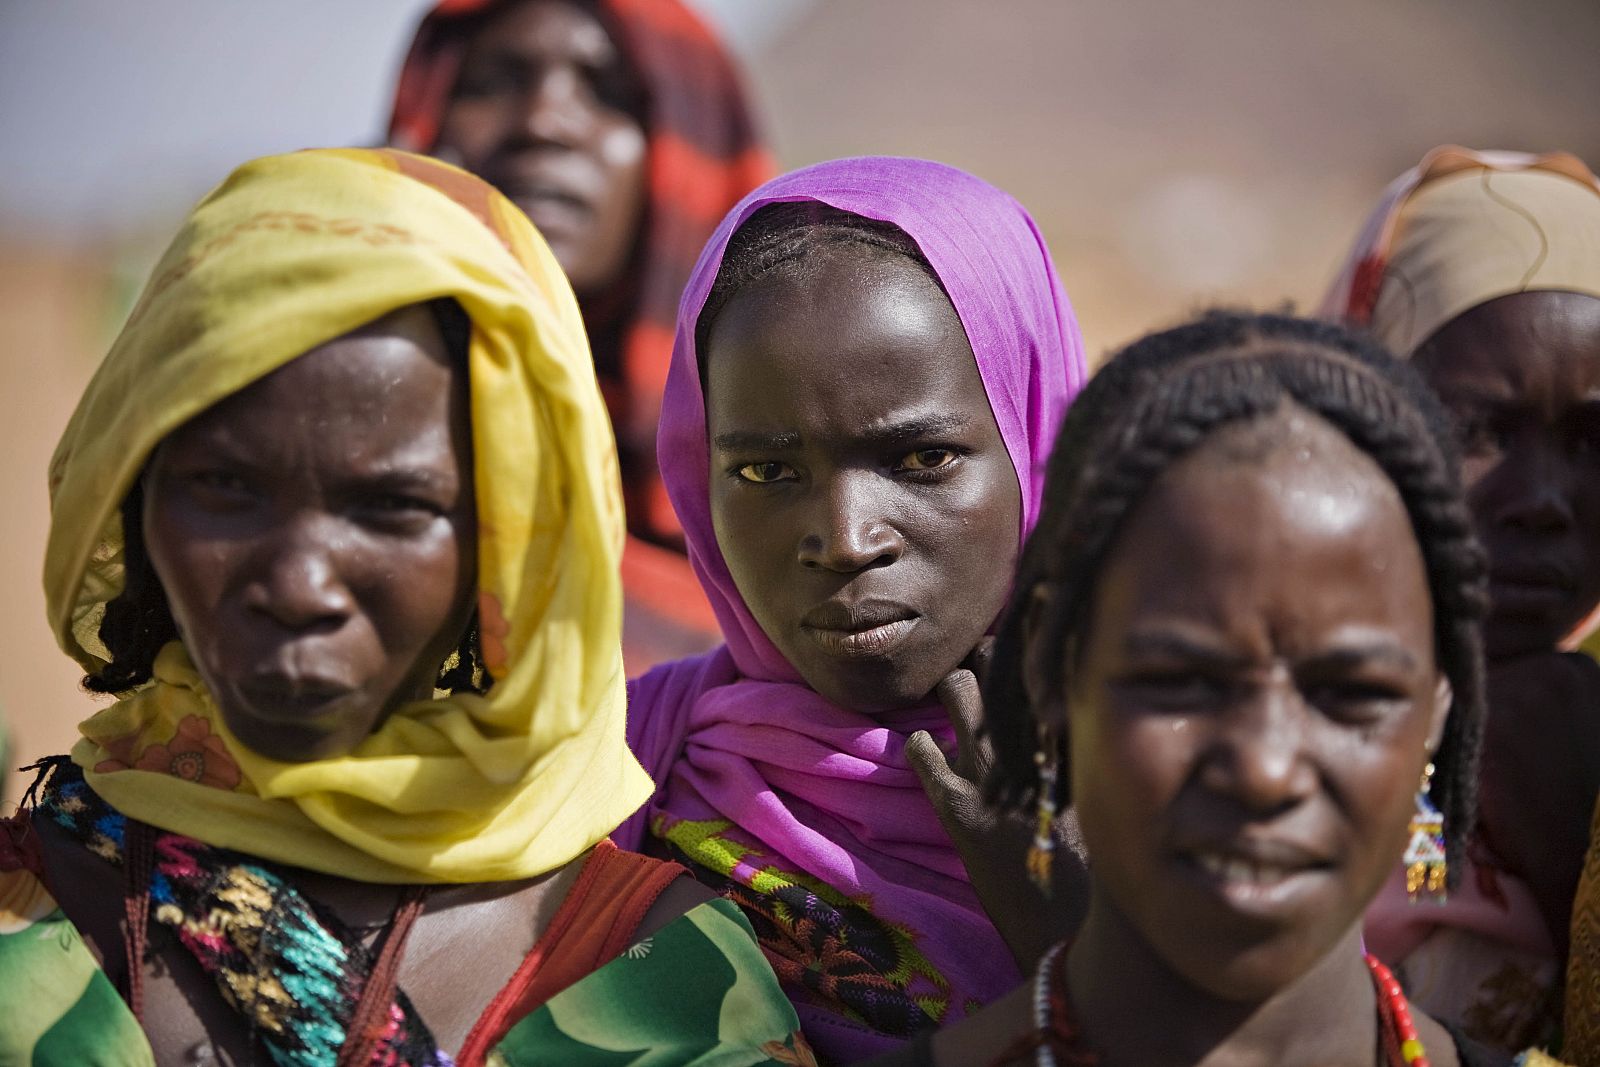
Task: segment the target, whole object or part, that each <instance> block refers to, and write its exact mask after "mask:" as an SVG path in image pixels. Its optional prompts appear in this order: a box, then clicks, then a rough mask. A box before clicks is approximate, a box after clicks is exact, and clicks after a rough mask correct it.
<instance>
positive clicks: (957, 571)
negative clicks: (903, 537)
mask: <svg viewBox="0 0 1600 1067" xmlns="http://www.w3.org/2000/svg"><path fill="white" fill-rule="evenodd" d="M973 473H974V474H979V475H981V477H974V478H971V479H967V480H965V484H963V485H961V486H959V487H956V488H954V489H953V491H952V494H951V495H950V496H947V497H945V498H944V499H943V500H942V501H941V502H940V504H939V505H936V506H930V505H929V503H928V501H927V500H926V498H924V497H912V498H910V499H908V500H907V501H906V505H907V506H906V508H905V511H904V515H905V521H906V522H907V523H908V524H909V530H911V531H916V532H914V533H912V535H911V539H913V540H915V541H918V542H920V543H922V544H924V545H926V546H927V549H928V553H929V555H930V557H932V558H933V559H934V560H935V561H936V562H937V564H938V566H937V569H938V570H939V572H940V574H941V582H942V591H943V593H944V594H945V595H947V596H950V597H955V598H959V599H960V600H961V601H962V602H963V603H964V604H968V605H972V604H973V603H974V598H975V597H981V598H982V607H983V609H984V611H987V610H988V609H989V608H991V607H992V608H993V614H998V613H999V611H1000V609H1001V608H1002V607H1003V606H1004V601H1005V599H1006V597H1008V596H1009V595H1010V591H1011V582H1012V579H1013V577H1014V576H1015V572H1016V564H1017V557H1018V555H1019V553H1020V551H1021V548H1020V542H1021V527H1022V498H1021V494H1020V491H1019V490H1018V489H1017V483H1016V475H1015V474H1014V473H1013V472H1012V470H1011V465H1010V463H1009V462H1004V463H998V464H997V463H989V464H986V465H985V468H984V469H983V470H981V471H974V472H973ZM919 528H920V529H919ZM991 602H992V603H991ZM977 614H983V612H977ZM982 621H983V622H984V623H985V625H987V623H988V621H989V620H987V619H985V620H982Z"/></svg>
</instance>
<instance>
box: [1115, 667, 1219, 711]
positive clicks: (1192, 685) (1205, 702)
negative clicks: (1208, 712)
mask: <svg viewBox="0 0 1600 1067" xmlns="http://www.w3.org/2000/svg"><path fill="white" fill-rule="evenodd" d="M1116 688H1117V689H1118V690H1119V691H1120V692H1121V693H1122V695H1123V696H1124V698H1126V699H1127V700H1128V701H1129V702H1130V703H1132V704H1136V705H1138V706H1141V707H1145V708H1149V709H1152V710H1156V711H1192V710H1195V709H1197V708H1205V707H1212V706H1215V705H1217V704H1220V703H1221V702H1222V701H1223V700H1225V699H1226V698H1227V695H1228V689H1229V686H1228V682H1227V680H1226V679H1224V678H1220V677H1217V676H1216V675H1213V674H1207V673H1204V672H1201V671H1150V672H1147V673H1142V674H1141V673H1136V674H1133V675H1131V676H1129V677H1127V678H1124V679H1122V680H1121V681H1119V682H1117V683H1116Z"/></svg>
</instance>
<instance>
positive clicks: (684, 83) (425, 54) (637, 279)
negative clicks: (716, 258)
mask: <svg viewBox="0 0 1600 1067" xmlns="http://www.w3.org/2000/svg"><path fill="white" fill-rule="evenodd" d="M517 2H520V0H442V2H441V3H439V4H438V5H437V6H436V7H434V9H433V10H432V11H431V12H429V13H428V15H427V16H426V17H424V18H423V20H422V24H421V25H420V26H419V27H418V28H417V34H416V38H415V40H414V41H413V42H412V45H411V52H410V54H409V55H407V57H406V61H405V66H404V67H403V68H402V70H401V72H400V81H399V85H398V87H397V89H396V91H395V103H394V114H393V116H392V117H391V118H390V121H389V139H390V142H391V143H392V144H394V145H395V146H396V147H399V148H405V149H408V150H411V151H417V152H430V151H432V150H433V148H434V145H435V141H436V138H437V137H438V132H439V123H440V120H441V118H442V116H443V114H444V110H445V105H446V104H447V103H448V101H449V99H450V94H451V92H452V91H453V90H454V88H455V82H456V75H457V73H458V72H459V68H460V65H461V60H462V56H463V54H464V53H465V51H466V46H467V43H468V41H469V39H470V37H471V34H472V31H473V30H474V29H475V28H476V27H477V25H479V24H480V23H481V21H482V20H484V19H486V18H488V17H489V16H491V15H492V14H494V13H495V12H496V11H497V10H499V9H501V8H503V7H505V6H509V5H510V4H514V3H517ZM590 2H591V3H592V4H593V7H594V12H595V14H596V16H597V17H598V18H599V19H600V21H601V22H602V23H603V24H604V25H605V27H606V28H607V30H608V31H609V32H610V33H611V35H612V36H613V38H614V39H615V40H616V44H617V47H618V49H619V50H620V51H621V52H622V54H623V55H624V56H625V57H626V58H627V60H628V61H629V62H630V63H632V64H633V66H634V68H635V69H636V71H637V72H638V75H639V78H640V81H641V82H642V83H643V85H644V87H645V93H646V104H645V115H644V125H645V132H646V134H647V136H648V138H649V162H648V168H647V171H646V173H647V177H646V186H647V190H646V198H647V202H648V208H647V210H646V212H645V227H646V231H645V233H644V234H643V235H642V239H641V240H640V241H639V243H638V246H637V251H636V252H635V253H634V260H633V262H632V263H631V264H630V265H629V274H630V277H628V278H626V279H625V280H624V282H623V283H621V284H620V285H619V287H618V291H620V292H627V293H631V294H633V299H632V300H631V301H629V302H628V303H629V305H630V306H623V307H617V306H615V305H613V306H611V307H599V306H596V305H598V304H600V303H602V302H600V301H585V302H584V303H585V306H584V308H583V311H584V318H585V320H586V322H587V324H588V327H589V336H590V338H591V342H592V343H594V344H597V345H598V344H605V343H606V341H605V338H608V337H617V338H620V342H619V343H620V346H621V351H620V352H619V353H617V355H618V356H619V357H620V358H618V359H617V360H615V361H614V363H613V365H615V366H619V367H620V368H621V374H620V380H616V381H606V382H602V383H601V384H602V387H603V388H604V390H605V393H606V403H607V407H608V408H609V409H610V412H611V419H612V422H613V424H614V425H615V428H616V433H617V436H618V437H619V438H620V439H621V441H622V444H623V445H624V447H625V449H626V451H627V452H628V453H629V454H630V455H631V456H632V457H634V458H635V459H637V460H638V463H637V464H636V465H635V466H634V469H632V470H625V471H624V475H623V476H624V482H625V484H624V493H625V495H626V498H627V503H628V526H629V529H630V530H631V531H633V532H634V533H636V534H638V535H641V536H643V537H644V538H646V539H648V540H652V541H656V542H666V543H674V544H675V543H678V542H679V540H680V538H681V533H680V531H679V527H678V522H677V519H676V517H675V516H674V515H673V512H672V505H671V504H670V503H669V502H668V500H667V497H666V493H665V492H664V491H663V490H662V489H661V486H660V481H659V478H658V476H657V472H656V470H655V452H656V449H655V441H656V421H657V418H658V416H659V414H660V410H661V394H662V391H663V389H664V387H665V385H666V379H667V366H668V364H669V363H670V362H671V359H672V340H673V334H674V329H675V323H676V318H677V312H678V297H679V295H680V294H681V293H682V292H683V286H684V283H685V282H687V281H688V279H689V273H690V271H691V270H692V269H693V268H694V263H695V259H696V258H697V257H698V256H699V254H700V249H701V246H703V245H704V244H705V242H706V238H708V237H710V236H711V232H712V231H713V230H714V229H716V226H717V223H718V222H720V221H721V219H722V216H723V215H724V214H726V213H727V211H728V209H730V208H731V207H733V205H734V204H736V203H738V201H739V199H740V198H741V197H742V196H744V194H745V193H748V192H749V191H750V190H751V189H753V188H755V187H756V186H757V185H759V184H760V183H761V182H763V181H764V180H766V179H767V178H768V177H769V176H771V174H772V172H773V166H772V160H771V157H770V156H769V155H768V153H767V151H766V149H765V148H764V147H763V146H762V144H761V142H760V140H759V137H758V135H757V132H756V130H755V126H754V123H753V121H752V119H751V113H750V108H749V106H748V102H747V100H746V95H745V90H744V87H743V85H742V84H741V81H740V77H739V74H738V71H737V70H736V69H735V67H734V64H733V61H732V59H731V58H730V57H729V55H728V54H727V52H726V50H725V49H724V48H723V45H722V43H721V42H720V41H719V40H718V39H717V38H716V37H715V36H714V35H713V34H712V33H711V31H710V30H709V29H707V28H706V26H705V24H704V23H702V22H701V21H700V19H699V18H698V17H696V16H695V15H694V14H693V13H692V12H690V11H689V9H688V8H686V7H685V6H684V5H683V4H682V3H681V2H680V0H590ZM597 362H599V363H601V364H602V365H604V364H606V363H608V362H612V361H609V360H606V359H599V360H597ZM630 483H631V484H630Z"/></svg>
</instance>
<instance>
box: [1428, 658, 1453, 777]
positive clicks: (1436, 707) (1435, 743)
mask: <svg viewBox="0 0 1600 1067" xmlns="http://www.w3.org/2000/svg"><path fill="white" fill-rule="evenodd" d="M1455 699H1456V692H1455V690H1454V689H1453V688H1451V685H1450V679H1449V678H1447V677H1445V675H1444V674H1443V673H1442V672H1441V673H1440V675H1439V681H1438V683H1437V684H1436V685H1435V686H1434V687H1433V718H1432V721H1430V722H1429V723H1428V755H1429V757H1430V758H1431V757H1432V756H1433V754H1434V753H1435V752H1438V751H1439V742H1440V741H1442V740H1443V739H1444V724H1445V723H1446V722H1447V721H1449V719H1450V706H1451V705H1452V704H1454V703H1455Z"/></svg>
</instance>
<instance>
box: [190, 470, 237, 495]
mask: <svg viewBox="0 0 1600 1067" xmlns="http://www.w3.org/2000/svg"><path fill="white" fill-rule="evenodd" d="M189 483H190V484H191V485H193V486H195V487H196V488H199V489H204V490H208V491H210V492H214V493H243V492H245V491H247V490H248V489H249V488H250V486H249V484H248V483H247V482H246V481H245V480H244V478H243V477H241V476H240V475H238V474H235V473H234V472H233V471H225V470H199V471H195V472H194V473H193V474H191V475H189Z"/></svg>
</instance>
